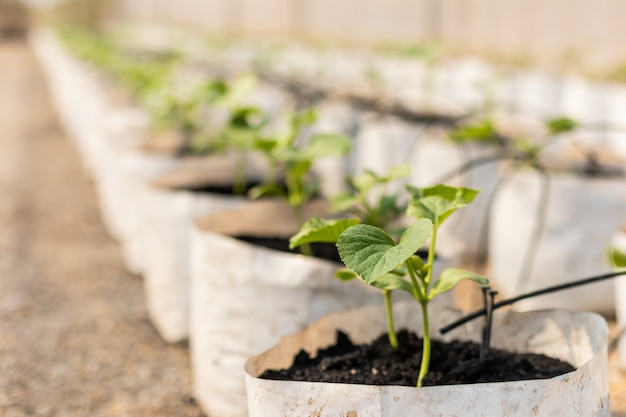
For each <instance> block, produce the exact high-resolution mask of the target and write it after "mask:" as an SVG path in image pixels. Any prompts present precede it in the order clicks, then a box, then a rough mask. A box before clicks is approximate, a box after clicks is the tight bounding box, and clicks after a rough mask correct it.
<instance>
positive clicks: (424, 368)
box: [417, 302, 430, 388]
mask: <svg viewBox="0 0 626 417" xmlns="http://www.w3.org/2000/svg"><path fill="white" fill-rule="evenodd" d="M421 305H422V321H423V323H424V337H423V347H422V363H421V365H420V373H419V377H418V378H417V387H418V388H420V387H421V386H422V380H423V379H424V377H425V376H426V374H427V373H428V368H429V366H430V325H429V322H428V302H424V303H421Z"/></svg>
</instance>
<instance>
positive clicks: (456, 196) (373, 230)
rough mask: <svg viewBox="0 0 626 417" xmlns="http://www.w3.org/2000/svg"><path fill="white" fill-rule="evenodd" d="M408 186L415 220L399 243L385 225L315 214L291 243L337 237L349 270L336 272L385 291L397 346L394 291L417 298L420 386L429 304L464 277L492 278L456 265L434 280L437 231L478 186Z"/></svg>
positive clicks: (427, 352)
mask: <svg viewBox="0 0 626 417" xmlns="http://www.w3.org/2000/svg"><path fill="white" fill-rule="evenodd" d="M407 188H408V190H409V192H410V194H411V200H410V202H409V205H408V208H407V214H408V215H409V216H411V217H414V218H415V219H416V221H415V222H414V223H413V224H411V225H410V226H409V227H408V228H407V229H406V230H405V231H404V233H402V235H401V236H400V239H399V241H398V242H397V243H396V241H394V239H393V238H392V237H391V236H390V235H389V234H388V233H386V232H385V231H384V230H383V229H381V228H379V227H376V226H372V225H368V224H358V223H359V220H358V219H341V220H321V219H312V220H310V221H309V222H307V224H305V225H304V227H303V228H302V230H301V231H300V233H298V234H297V235H295V236H294V237H293V238H292V240H291V242H290V243H291V245H292V246H294V247H295V246H298V245H301V244H304V243H310V242H333V241H334V242H336V245H337V249H338V250H339V255H340V256H341V260H342V261H343V263H344V264H345V265H346V266H347V267H348V270H342V271H340V273H339V274H338V277H339V278H340V279H343V280H349V279H353V278H359V279H361V280H362V281H364V282H365V283H366V284H368V285H371V286H373V287H376V288H379V289H381V290H382V291H383V295H384V298H385V311H386V316H387V327H388V332H389V341H390V343H391V346H393V347H396V346H397V345H398V341H397V336H396V332H395V328H394V324H393V315H392V305H391V297H390V294H391V291H393V290H402V291H406V292H408V293H409V294H411V295H412V296H413V298H414V299H415V300H417V302H418V303H419V304H420V305H421V308H422V321H423V327H424V335H423V351H422V363H421V366H420V372H419V376H418V379H417V386H418V387H421V386H422V381H423V379H424V377H425V376H426V374H427V373H428V369H429V365H430V354H431V338H430V327H429V318H428V304H429V303H430V301H432V300H433V298H434V297H435V296H436V295H438V294H442V293H445V292H447V291H450V290H451V289H452V288H454V286H455V285H456V284H457V283H458V282H459V281H460V280H462V279H469V280H472V281H475V282H477V283H479V284H481V285H486V284H487V283H488V280H487V279H486V278H485V277H483V276H481V275H478V274H476V273H474V272H470V271H464V270H461V269H457V268H448V269H446V270H444V271H443V272H442V273H441V274H440V276H439V277H438V278H437V279H436V280H433V276H432V274H433V264H434V259H435V257H434V254H435V249H436V239H437V230H438V229H439V227H440V226H441V225H442V224H443V222H444V221H445V220H446V219H447V218H448V217H449V216H450V215H451V214H453V213H454V212H455V211H456V210H458V209H460V208H462V207H465V206H466V205H467V204H469V203H470V202H471V201H472V200H473V199H474V197H475V196H476V195H477V194H478V191H476V190H471V189H468V188H454V187H449V186H445V185H438V186H435V187H430V188H414V187H407ZM429 237H430V244H429V253H428V259H427V261H426V263H424V261H423V260H422V259H421V258H420V257H418V256H417V255H416V252H417V251H418V250H419V249H420V248H421V247H422V246H423V245H424V244H425V243H426V242H427V240H428V239H429ZM407 276H408V279H407Z"/></svg>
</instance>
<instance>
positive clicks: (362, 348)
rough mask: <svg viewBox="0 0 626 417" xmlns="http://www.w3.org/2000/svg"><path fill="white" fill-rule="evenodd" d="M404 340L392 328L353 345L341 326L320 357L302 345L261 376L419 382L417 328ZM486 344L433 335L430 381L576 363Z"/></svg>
mask: <svg viewBox="0 0 626 417" xmlns="http://www.w3.org/2000/svg"><path fill="white" fill-rule="evenodd" d="M398 339H399V344H400V346H399V347H398V349H395V350H394V349H392V348H391V346H390V345H389V339H388V337H387V334H384V335H382V336H380V337H379V338H378V339H377V340H375V341H374V342H373V343H371V344H367V345H353V344H352V342H351V341H350V339H349V337H348V336H347V335H345V334H343V333H341V332H337V343H336V344H335V345H333V346H330V347H329V348H327V349H324V350H320V351H319V352H318V355H317V356H316V357H315V358H311V357H310V356H309V354H308V353H306V352H305V351H300V353H299V354H298V355H297V356H296V358H295V360H294V364H293V365H292V367H291V368H289V369H286V370H267V371H265V372H264V373H263V374H262V375H261V378H266V379H275V380H293V381H310V382H334V383H346V384H367V385H400V386H415V385H416V383H417V376H418V374H419V368H420V362H421V352H422V340H421V339H419V338H418V337H417V336H416V335H415V334H414V333H409V332H407V331H406V330H403V331H401V332H399V333H398ZM479 351H480V345H478V344H476V343H472V342H460V341H453V342H450V343H442V342H438V341H433V343H432V354H431V362H430V372H429V373H428V375H427V376H426V377H425V378H424V381H423V384H424V386H433V385H455V384H473V383H480V382H503V381H519V380H528V379H543V378H552V377H554V376H557V375H561V374H564V373H567V372H570V371H573V370H574V369H575V368H574V367H572V366H571V365H570V364H568V363H565V362H562V361H560V360H558V359H554V358H550V357H547V356H544V355H537V354H531V353H512V352H506V351H501V350H496V349H492V350H491V351H490V353H489V355H488V356H487V358H486V359H485V360H484V361H480V360H479V359H478V358H479Z"/></svg>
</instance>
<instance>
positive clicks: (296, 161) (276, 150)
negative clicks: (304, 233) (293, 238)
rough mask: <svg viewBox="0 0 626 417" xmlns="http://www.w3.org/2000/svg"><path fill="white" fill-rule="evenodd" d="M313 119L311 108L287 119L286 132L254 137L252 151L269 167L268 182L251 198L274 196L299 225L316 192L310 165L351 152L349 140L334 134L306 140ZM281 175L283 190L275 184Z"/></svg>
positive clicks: (314, 116)
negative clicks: (263, 158)
mask: <svg viewBox="0 0 626 417" xmlns="http://www.w3.org/2000/svg"><path fill="white" fill-rule="evenodd" d="M316 120H317V113H316V111H315V110H314V109H312V108H308V109H305V110H301V111H299V112H295V113H293V114H291V115H290V116H289V126H288V129H287V130H286V132H284V133H283V134H280V135H276V136H273V137H263V138H258V139H257V140H256V142H255V145H254V146H255V148H256V149H258V150H260V151H261V152H262V153H264V154H265V155H266V156H267V158H268V160H269V161H270V164H271V165H272V167H273V171H274V173H275V174H274V175H273V176H272V178H270V180H269V181H268V182H267V183H265V184H263V185H260V186H259V187H256V188H255V189H254V190H253V191H252V193H251V196H252V197H253V198H258V197H260V196H276V197H279V198H282V199H284V200H285V201H287V202H288V203H289V205H290V206H291V207H293V209H294V212H295V214H296V218H297V220H298V222H299V224H300V225H302V224H304V221H305V220H306V219H305V217H304V212H303V209H304V205H305V204H306V203H307V202H309V201H310V200H311V199H312V198H313V197H314V196H315V194H316V193H317V191H318V189H319V184H318V183H317V182H315V181H312V180H311V177H310V172H311V168H312V167H313V163H314V162H315V161H316V160H317V159H319V158H328V157H340V156H343V155H345V154H347V153H348V152H349V151H350V150H351V149H352V141H351V140H350V138H348V137H346V136H344V135H341V134H335V133H317V134H314V135H312V136H311V137H309V138H307V137H306V136H307V128H309V127H310V126H311V125H313V123H315V121H316ZM278 172H282V173H283V175H284V178H285V185H286V187H281V186H279V184H278V181H277V178H278Z"/></svg>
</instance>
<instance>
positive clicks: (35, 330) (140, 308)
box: [0, 42, 202, 417]
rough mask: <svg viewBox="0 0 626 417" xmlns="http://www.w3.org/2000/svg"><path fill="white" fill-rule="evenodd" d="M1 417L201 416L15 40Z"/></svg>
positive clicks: (179, 362) (1, 298)
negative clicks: (147, 316)
mask: <svg viewBox="0 0 626 417" xmlns="http://www.w3.org/2000/svg"><path fill="white" fill-rule="evenodd" d="M0 191H1V193H2V194H1V195H2V197H1V198H0V415H1V416H3V417H14V416H37V417H39V416H62V417H72V416H77V417H78V416H80V417H85V416H90V417H98V416H151V417H159V416H168V417H170V416H172V417H187V416H194V417H195V416H201V415H202V412H201V411H200V410H199V408H198V407H197V405H196V404H195V402H194V401H193V399H192V397H191V380H190V378H191V375H190V368H189V356H188V351H187V349H186V348H185V347H183V346H168V345H166V344H165V343H164V342H162V341H161V339H160V338H159V337H158V335H157V334H156V332H155V331H154V330H153V328H152V327H151V325H150V324H149V322H148V320H147V318H146V309H145V305H144V300H143V293H142V291H143V289H142V283H141V279H140V277H137V276H133V275H131V274H129V273H128V272H126V271H125V269H124V267H123V266H122V261H121V255H120V248H119V245H118V244H117V243H116V242H115V241H113V240H112V239H111V238H110V237H109V236H108V235H107V234H106V232H105V230H104V228H103V225H102V222H101V220H100V217H99V213H98V207H97V199H96V195H95V194H94V187H93V185H92V184H91V183H90V181H89V180H88V179H87V175H86V174H85V172H84V171H83V170H82V167H81V165H80V162H79V160H78V157H77V155H76V154H75V152H74V150H73V148H72V146H71V143H70V142H69V141H68V140H67V138H66V137H65V136H64V134H63V133H62V131H61V129H60V127H59V126H58V123H57V121H56V118H55V115H54V111H53V109H52V107H51V104H50V100H49V97H48V92H47V87H46V85H45V83H44V80H43V78H42V75H41V73H40V70H39V68H38V66H37V63H36V62H35V61H34V58H33V56H32V55H31V53H30V51H29V50H28V49H27V47H26V46H25V45H24V44H23V43H15V42H14V43H7V42H5V43H1V42H0Z"/></svg>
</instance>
